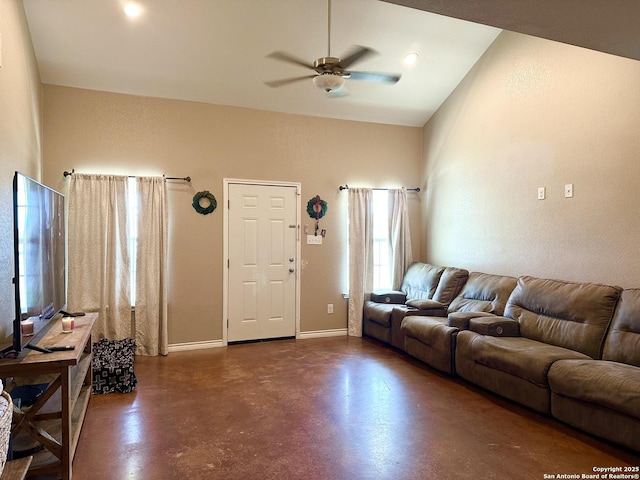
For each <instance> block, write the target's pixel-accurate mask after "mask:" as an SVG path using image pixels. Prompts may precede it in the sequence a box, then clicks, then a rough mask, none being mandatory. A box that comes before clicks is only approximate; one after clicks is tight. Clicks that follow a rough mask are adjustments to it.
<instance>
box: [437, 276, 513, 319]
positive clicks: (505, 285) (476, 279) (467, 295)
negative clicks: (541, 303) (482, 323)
mask: <svg viewBox="0 0 640 480" xmlns="http://www.w3.org/2000/svg"><path fill="white" fill-rule="evenodd" d="M516 282H517V279H516V278H515V277H506V276H502V275H490V274H488V273H481V272H471V273H470V274H469V278H468V280H467V282H466V283H465V284H464V286H463V287H462V290H461V291H460V293H459V294H458V296H457V297H456V298H454V299H453V301H452V302H451V305H450V306H449V311H450V312H489V313H495V314H496V315H502V314H504V307H505V306H506V304H507V300H508V299H509V295H511V292H512V291H513V289H514V288H515V286H516Z"/></svg>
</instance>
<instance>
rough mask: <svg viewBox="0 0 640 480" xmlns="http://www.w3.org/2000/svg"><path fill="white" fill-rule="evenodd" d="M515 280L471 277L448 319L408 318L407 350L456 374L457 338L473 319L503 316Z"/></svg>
mask: <svg viewBox="0 0 640 480" xmlns="http://www.w3.org/2000/svg"><path fill="white" fill-rule="evenodd" d="M515 285H516V279H515V278H514V277H507V276H502V275H490V274H486V273H480V272H472V273H470V274H469V277H468V280H467V282H466V283H465V284H464V286H463V287H462V288H461V290H460V293H459V294H458V295H457V296H456V297H455V298H454V299H453V301H452V302H451V305H450V306H449V309H448V316H446V317H443V316H414V315H411V314H410V316H407V317H406V318H405V319H404V321H403V322H402V326H401V328H402V331H403V332H404V334H405V341H404V350H405V351H406V352H407V353H408V354H409V355H412V356H414V357H416V358H418V359H419V360H422V361H423V362H425V363H427V364H429V365H431V366H432V367H434V368H436V369H438V370H441V371H443V372H445V373H449V374H453V373H455V362H454V352H455V346H456V336H457V334H458V332H459V331H460V329H461V327H462V328H468V325H469V322H470V321H471V319H473V318H477V317H482V316H487V315H491V316H493V315H502V313H504V308H505V305H506V303H507V299H508V298H509V295H510V294H511V291H512V290H513V289H514V287H515Z"/></svg>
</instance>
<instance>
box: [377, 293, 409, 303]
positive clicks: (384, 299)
mask: <svg viewBox="0 0 640 480" xmlns="http://www.w3.org/2000/svg"><path fill="white" fill-rule="evenodd" d="M371 301H372V302H375V303H393V304H398V305H402V304H403V303H404V302H406V301H407V295H406V294H405V293H404V292H401V291H398V290H376V291H375V292H372V293H371Z"/></svg>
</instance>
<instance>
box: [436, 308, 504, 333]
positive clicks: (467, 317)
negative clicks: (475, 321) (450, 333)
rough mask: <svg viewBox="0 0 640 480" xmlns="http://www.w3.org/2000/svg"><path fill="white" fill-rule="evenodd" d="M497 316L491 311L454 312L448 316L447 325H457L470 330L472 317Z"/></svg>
mask: <svg viewBox="0 0 640 480" xmlns="http://www.w3.org/2000/svg"><path fill="white" fill-rule="evenodd" d="M495 316H496V315H495V314H493V313H489V312H452V313H450V314H449V315H448V316H447V325H448V326H449V327H457V328H459V329H460V330H469V322H470V321H471V319H472V318H478V317H495Z"/></svg>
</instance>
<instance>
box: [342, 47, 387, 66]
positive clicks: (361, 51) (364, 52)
mask: <svg viewBox="0 0 640 480" xmlns="http://www.w3.org/2000/svg"><path fill="white" fill-rule="evenodd" d="M376 53H378V52H376V51H375V50H373V49H371V48H368V47H362V46H360V45H356V46H355V47H354V48H352V49H351V50H350V51H349V52H348V53H347V55H346V56H345V57H344V58H342V60H340V66H341V67H342V68H349V67H350V66H351V65H353V64H354V63H356V62H359V61H361V60H363V59H364V58H366V57H368V56H371V55H374V54H376Z"/></svg>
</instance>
